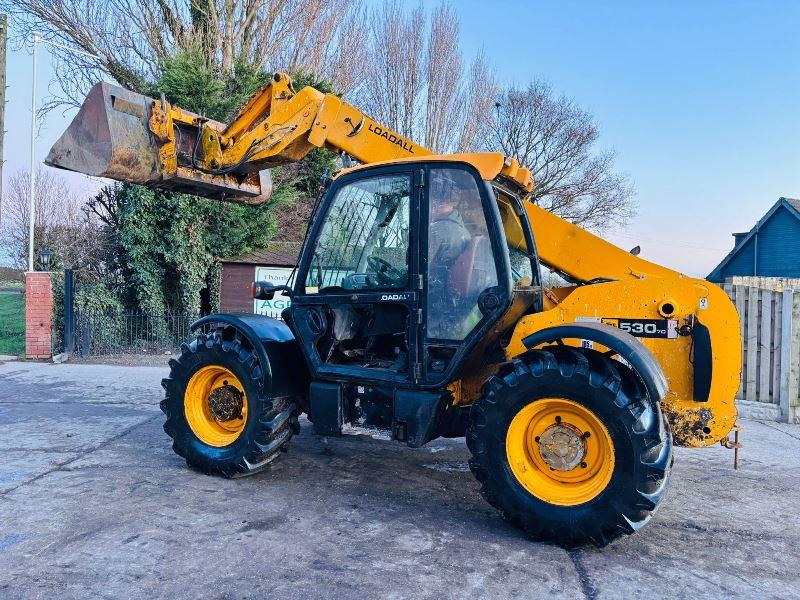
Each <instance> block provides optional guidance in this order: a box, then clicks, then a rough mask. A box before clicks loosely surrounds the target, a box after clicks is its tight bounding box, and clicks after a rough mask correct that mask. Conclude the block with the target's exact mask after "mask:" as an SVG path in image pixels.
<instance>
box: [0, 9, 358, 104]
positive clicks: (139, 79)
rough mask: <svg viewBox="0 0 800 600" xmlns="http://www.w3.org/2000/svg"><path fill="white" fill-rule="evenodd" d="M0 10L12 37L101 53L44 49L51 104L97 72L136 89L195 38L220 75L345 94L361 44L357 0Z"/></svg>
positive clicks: (71, 95) (75, 100) (78, 91)
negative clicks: (272, 79)
mask: <svg viewBox="0 0 800 600" xmlns="http://www.w3.org/2000/svg"><path fill="white" fill-rule="evenodd" d="M0 11H5V12H8V13H9V14H11V15H12V16H13V17H15V19H16V24H17V31H19V34H18V35H17V41H18V42H21V41H24V40H25V39H26V38H27V36H28V35H29V34H30V32H32V31H34V30H38V31H40V32H41V33H42V34H43V35H44V36H45V37H46V38H47V39H52V40H55V41H58V42H60V43H62V44H65V45H67V46H69V47H72V48H77V49H80V50H83V51H85V52H89V53H91V54H94V55H96V56H98V57H99V60H93V59H91V58H88V57H82V56H76V55H75V54H71V53H68V52H66V51H62V50H60V49H58V48H54V49H52V51H53V52H54V53H55V54H56V59H57V60H56V62H57V65H56V69H55V72H56V74H57V77H58V87H59V89H58V90H57V98H56V100H55V102H57V103H66V104H69V105H79V104H80V103H81V102H82V100H83V98H84V96H85V94H86V92H87V90H88V88H89V87H90V86H91V85H93V84H94V83H96V82H97V81H99V80H101V79H102V78H103V76H110V77H112V78H113V79H115V80H116V81H117V82H118V83H119V84H120V85H122V86H124V87H127V88H130V89H133V90H135V91H143V89H144V87H145V85H146V83H147V82H148V81H153V80H154V79H155V78H156V77H157V75H158V68H159V64H160V62H161V61H163V60H164V59H165V58H167V57H168V56H170V55H171V54H172V53H174V52H175V51H176V50H179V49H182V48H184V49H186V48H190V47H192V48H194V47H196V46H197V45H199V46H200V47H201V49H202V51H203V52H204V55H205V57H206V62H207V64H208V66H210V67H213V68H215V69H218V70H219V72H221V73H223V74H230V73H231V72H232V71H233V69H234V67H235V66H236V65H244V66H250V67H256V68H259V69H264V70H267V71H275V70H286V71H305V72H308V73H313V74H314V75H315V76H316V77H318V78H320V79H324V80H326V81H330V82H332V83H333V84H334V86H335V87H336V89H337V91H339V92H340V93H346V92H348V91H349V90H350V89H352V87H353V86H354V85H355V84H356V83H357V82H358V81H359V80H360V76H359V73H360V65H361V64H362V63H363V61H362V52H363V51H364V50H365V44H364V43H362V42H361V41H360V39H359V36H360V32H361V27H360V24H361V20H362V19H363V11H362V9H361V7H360V5H359V4H358V1H357V0H188V1H186V2H183V1H180V0H46V1H42V0H0Z"/></svg>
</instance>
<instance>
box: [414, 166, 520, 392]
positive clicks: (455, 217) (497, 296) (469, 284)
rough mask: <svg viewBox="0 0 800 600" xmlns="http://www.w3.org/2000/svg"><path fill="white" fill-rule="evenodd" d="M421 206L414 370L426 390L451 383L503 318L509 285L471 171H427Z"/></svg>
mask: <svg viewBox="0 0 800 600" xmlns="http://www.w3.org/2000/svg"><path fill="white" fill-rule="evenodd" d="M426 181H427V184H426V186H425V190H426V196H425V200H424V202H423V206H424V207H425V209H424V210H423V215H422V218H423V222H424V223H425V227H423V229H424V230H425V232H426V235H425V239H424V241H423V244H424V246H423V248H424V251H423V253H422V257H423V268H422V270H423V272H424V273H425V290H424V295H425V300H424V311H423V312H424V315H425V317H424V331H423V332H422V338H423V349H422V362H423V370H424V373H425V376H424V379H425V381H426V382H427V383H429V384H433V383H442V382H448V381H451V380H452V379H453V378H454V374H455V372H456V371H457V370H458V369H459V368H461V367H464V366H465V358H466V357H467V356H468V355H469V354H470V352H471V351H472V350H473V349H474V348H475V346H476V343H477V342H478V341H480V340H481V339H483V338H484V337H485V336H486V334H487V332H488V330H489V329H490V328H491V327H492V325H494V324H495V323H496V322H497V320H498V318H499V317H500V316H501V315H502V314H503V313H504V312H505V311H506V309H507V308H508V306H509V303H510V301H511V280H510V274H509V272H510V266H509V259H508V253H507V251H506V250H505V245H506V240H505V234H504V232H503V228H502V225H501V219H500V215H499V212H498V208H497V202H496V198H495V196H494V192H493V191H492V189H491V187H490V186H489V185H487V184H486V182H484V181H483V180H482V179H481V178H480V175H479V174H478V173H477V172H476V171H475V169H474V168H472V167H470V166H468V165H464V164H460V163H439V164H436V163H430V164H429V166H428V169H427V172H426Z"/></svg>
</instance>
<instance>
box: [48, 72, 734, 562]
mask: <svg viewBox="0 0 800 600" xmlns="http://www.w3.org/2000/svg"><path fill="white" fill-rule="evenodd" d="M323 147H324V148H329V149H332V150H335V151H337V152H340V153H342V154H347V155H349V156H350V157H353V158H355V159H356V160H357V161H358V162H360V163H362V165H360V166H357V167H354V168H348V169H343V170H342V171H340V172H339V173H338V174H337V175H336V177H335V178H334V180H333V182H332V183H330V184H329V187H328V189H327V191H326V193H325V197H324V199H323V200H322V202H321V205H320V207H319V210H318V211H317V213H316V215H315V216H314V218H313V220H312V222H311V223H310V225H309V232H308V236H307V239H306V241H305V243H304V246H303V251H302V254H301V258H300V260H299V264H298V266H297V269H296V272H295V276H294V277H293V280H292V283H291V286H275V285H273V284H271V283H270V282H255V283H254V286H253V294H254V297H255V298H260V299H264V300H270V299H271V298H272V297H273V295H274V294H275V292H276V291H278V290H283V291H284V292H286V293H288V294H290V295H291V296H292V304H291V306H290V307H289V308H287V309H286V310H285V311H284V313H283V321H280V320H276V319H271V318H269V317H265V316H261V315H226V314H219V315H211V316H207V317H204V318H202V319H200V320H199V321H197V322H196V323H195V324H194V325H193V330H195V331H199V333H198V335H197V339H196V340H194V341H192V342H191V343H187V344H184V345H183V346H182V354H181V356H180V357H179V358H178V359H175V360H172V361H170V366H171V373H170V376H169V378H167V379H165V380H164V382H163V385H164V387H165V389H166V397H165V399H164V401H163V402H162V404H161V407H162V409H163V411H164V413H165V414H166V422H165V424H164V429H165V431H166V433H167V434H168V435H169V436H170V437H171V438H172V439H173V448H174V449H175V451H176V452H177V453H178V454H179V455H181V456H183V457H184V458H185V459H186V460H187V462H188V463H189V464H190V465H191V466H193V467H196V468H198V469H200V470H202V471H204V472H207V473H215V474H220V475H223V476H226V477H236V476H242V475H249V474H252V473H256V472H258V471H260V470H262V469H263V468H265V467H266V466H267V465H268V464H269V463H270V462H271V461H272V460H273V459H275V458H276V456H278V455H279V454H280V451H281V450H285V449H286V448H287V446H288V442H289V440H290V438H291V437H292V435H293V434H295V433H298V432H299V430H300V427H299V424H298V417H299V416H300V414H301V413H303V412H304V413H306V414H307V415H308V418H309V420H311V421H312V422H313V425H314V428H315V430H316V431H317V433H319V434H321V435H334V436H335V435H341V432H342V427H343V425H345V424H347V423H350V424H354V425H360V426H365V427H374V428H382V429H386V430H389V431H390V432H391V435H392V437H393V439H396V440H398V441H402V442H405V443H407V444H408V445H409V446H412V447H418V446H421V445H423V444H425V443H427V442H428V441H430V440H432V439H434V438H436V437H441V436H446V437H458V436H464V435H466V440H467V445H468V447H469V449H470V451H471V453H472V459H471V460H470V467H471V469H472V471H473V473H474V474H475V475H476V476H477V478H478V479H479V481H480V482H481V484H482V488H481V491H482V494H483V495H484V497H485V498H486V499H487V500H488V501H489V502H490V503H491V504H493V505H494V506H496V507H497V508H498V509H500V510H501V511H502V512H503V514H504V515H505V516H506V517H507V518H508V519H509V520H510V521H511V522H513V523H514V524H516V525H517V526H519V527H521V528H522V529H524V530H525V531H526V532H527V533H528V534H529V535H530V536H531V537H533V538H535V539H541V540H549V541H552V542H555V543H559V544H562V545H565V546H574V545H577V544H582V543H585V542H593V543H594V544H596V545H598V546H603V545H605V544H607V543H608V542H610V541H611V540H613V539H615V538H617V537H619V536H620V535H622V534H627V533H633V532H634V531H636V530H638V529H639V528H640V527H641V526H642V525H643V524H645V523H646V522H647V521H648V520H649V519H650V518H651V516H652V514H653V513H655V511H656V509H657V507H658V504H659V502H660V500H661V498H662V496H663V493H664V491H665V489H666V486H667V483H668V481H669V476H670V472H671V467H672V447H673V444H677V445H680V446H693V447H696V446H707V445H710V444H713V443H716V442H719V441H721V440H724V439H725V438H727V435H728V432H729V431H730V430H731V428H732V427H733V425H734V424H735V421H736V416H737V414H736V407H735V404H734V397H735V394H736V390H737V387H738V383H739V375H740V370H741V339H740V333H739V331H740V330H739V321H738V316H737V313H736V310H735V308H734V307H733V305H732V304H731V302H730V300H729V299H728V297H727V296H726V294H725V293H724V292H723V291H722V290H721V289H719V288H718V287H716V286H714V285H711V284H709V283H707V282H705V281H703V280H699V279H693V278H690V277H686V276H684V275H682V274H680V273H677V272H675V271H672V270H670V269H667V268H665V267H662V266H659V265H656V264H654V263H651V262H648V261H646V260H644V259H641V258H639V257H638V256H635V255H634V254H632V253H630V252H626V251H624V250H622V249H620V248H617V247H616V246H614V245H612V244H610V243H608V242H606V241H605V240H603V239H601V238H599V237H597V236H595V235H593V234H591V233H589V232H588V231H585V230H583V229H581V228H579V227H577V226H575V225H573V224H571V223H569V222H567V221H565V220H563V219H560V218H559V217H557V216H555V215H553V214H552V213H549V212H547V211H545V210H543V209H541V208H540V207H538V206H537V205H535V204H534V203H533V202H531V201H529V200H528V198H529V195H530V192H531V190H532V189H533V185H534V182H533V181H532V178H531V174H530V171H528V170H527V169H525V168H523V167H521V166H520V165H519V163H518V162H517V161H516V160H515V159H513V158H507V157H504V156H503V155H501V154H498V153H479V154H452V155H437V154H435V153H433V152H432V151H430V150H428V149H426V148H424V147H422V146H419V145H417V144H415V143H414V142H413V141H411V140H409V139H406V138H405V137H403V136H401V135H399V134H398V133H396V132H394V131H391V130H390V129H388V128H387V127H385V126H383V125H381V124H380V123H377V122H375V121H374V120H372V119H370V118H369V117H368V116H367V115H365V114H363V113H362V112H361V111H359V110H358V109H357V108H355V107H353V106H351V105H350V104H348V103H346V102H344V101H342V100H341V99H340V98H338V97H337V96H335V95H332V94H323V93H321V92H319V91H318V90H316V89H314V88H312V87H306V88H303V89H302V90H300V91H299V92H296V91H295V90H294V89H293V87H292V84H291V80H290V79H289V77H288V76H287V75H285V74H282V73H277V74H276V75H275V77H274V79H273V81H272V82H271V83H270V84H269V85H267V86H265V87H264V88H263V89H262V90H260V91H259V92H258V93H257V94H256V95H255V96H253V97H252V98H251V99H250V100H249V101H248V102H247V103H246V105H245V106H244V107H243V108H242V110H241V111H240V112H239V114H238V115H237V116H236V117H235V118H234V120H233V121H232V122H231V123H230V124H228V125H223V124H221V123H218V122H215V121H210V120H208V119H205V118H203V117H202V116H199V115H196V114H193V113H189V112H187V111H184V110H182V109H180V108H178V107H176V106H172V105H170V104H169V103H168V102H167V101H166V100H165V99H164V98H163V97H162V98H161V99H160V100H154V99H150V98H145V97H144V96H141V95H139V94H135V93H133V92H129V91H127V90H123V89H121V88H118V87H115V86H112V85H109V84H105V83H102V84H98V85H97V86H95V87H94V88H93V89H92V91H91V92H90V93H89V95H88V97H87V99H86V101H85V102H84V105H83V107H82V108H81V110H80V111H79V113H78V115H77V116H76V117H75V119H74V121H73V122H72V124H71V125H70V126H69V128H68V129H67V131H66V132H65V133H64V135H63V136H62V138H61V139H60V140H59V141H58V142H57V143H56V144H55V145H54V146H53V149H52V150H51V152H50V154H49V156H48V158H47V161H46V162H47V163H48V164H50V165H53V166H56V167H60V168H65V169H70V170H74V171H79V172H82V173H87V174H90V175H96V176H103V177H110V178H113V179H117V180H120V181H127V182H132V183H138V184H142V185H146V186H149V187H155V188H162V189H170V190H176V191H183V192H189V193H194V194H200V195H204V196H207V197H210V198H216V199H219V200H223V201H228V202H242V203H247V204H262V203H264V202H267V201H268V200H269V195H270V192H271V180H270V177H269V169H270V168H272V167H276V166H280V165H284V164H287V163H291V162H294V161H297V160H300V159H301V158H303V157H304V156H305V155H306V154H307V153H308V152H309V151H310V150H311V149H313V148H323ZM541 265H545V266H546V267H548V268H550V269H551V270H553V271H555V272H558V273H560V274H561V275H563V276H564V277H565V278H566V279H567V280H568V281H570V282H572V284H571V285H569V286H567V287H554V288H547V287H544V286H543V285H542V276H541Z"/></svg>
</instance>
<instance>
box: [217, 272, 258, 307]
mask: <svg viewBox="0 0 800 600" xmlns="http://www.w3.org/2000/svg"><path fill="white" fill-rule="evenodd" d="M255 276H256V268H255V267H254V266H253V265H246V264H240V263H222V276H221V277H220V290H219V310H220V312H243V313H252V312H253V299H252V298H251V297H250V285H251V284H252V283H253V280H254V279H255Z"/></svg>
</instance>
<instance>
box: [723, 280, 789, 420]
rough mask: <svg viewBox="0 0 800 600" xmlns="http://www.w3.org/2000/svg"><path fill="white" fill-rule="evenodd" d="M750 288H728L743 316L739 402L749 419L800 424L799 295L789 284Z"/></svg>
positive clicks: (739, 284)
mask: <svg viewBox="0 0 800 600" xmlns="http://www.w3.org/2000/svg"><path fill="white" fill-rule="evenodd" d="M746 282H748V283H749V281H748V278H740V279H737V280H734V281H732V282H731V281H729V282H727V283H726V284H725V285H724V289H725V292H726V293H727V294H728V296H729V297H730V299H731V301H732V302H733V303H734V305H735V306H736V310H737V311H738V312H739V321H740V326H741V334H742V378H741V381H740V386H739V392H738V394H737V400H739V401H742V405H743V407H744V409H745V411H744V412H745V414H747V413H748V410H751V411H753V413H754V414H756V413H758V414H762V415H763V414H771V415H774V418H780V419H781V420H784V421H789V422H800V289H798V290H797V291H795V290H793V289H786V288H785V287H783V286H784V285H785V283H786V280H783V281H781V282H770V281H768V280H762V279H758V280H753V281H752V283H753V285H744V283H746ZM752 403H757V404H752ZM754 406H762V407H763V408H762V409H758V410H754V409H753V407H754ZM768 406H772V408H770V409H769V411H767V412H766V413H765V412H764V411H765V410H766V409H767V408H768ZM759 418H762V417H759ZM770 418H772V417H770Z"/></svg>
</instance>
